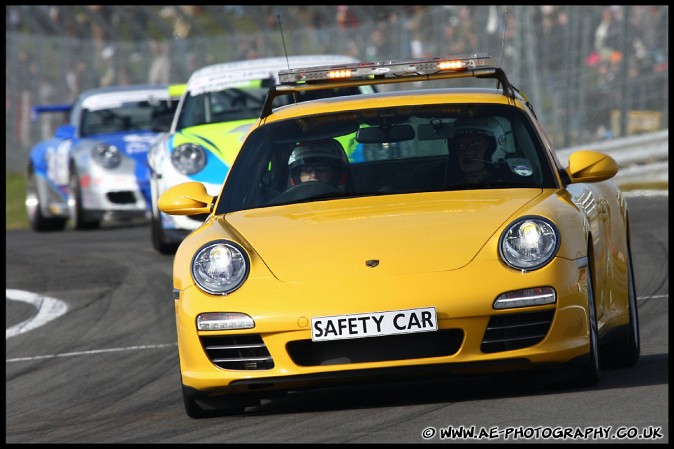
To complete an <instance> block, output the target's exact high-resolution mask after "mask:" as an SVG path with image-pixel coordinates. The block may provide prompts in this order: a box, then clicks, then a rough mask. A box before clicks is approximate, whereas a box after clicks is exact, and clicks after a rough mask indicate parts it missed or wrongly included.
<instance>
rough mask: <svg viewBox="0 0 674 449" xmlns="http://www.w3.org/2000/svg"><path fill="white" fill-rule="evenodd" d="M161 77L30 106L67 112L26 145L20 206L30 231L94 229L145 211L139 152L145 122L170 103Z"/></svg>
mask: <svg viewBox="0 0 674 449" xmlns="http://www.w3.org/2000/svg"><path fill="white" fill-rule="evenodd" d="M178 99H179V98H176V97H173V98H171V95H170V94H169V86H168V85H164V84H159V85H157V84H152V85H134V86H114V87H105V88H98V89H91V90H88V91H85V92H83V93H81V94H80V95H79V96H78V97H77V99H76V100H75V102H74V103H73V104H72V105H50V106H35V107H34V108H33V113H34V114H33V115H34V117H36V116H37V115H38V114H41V113H47V112H61V113H67V114H68V116H69V118H68V121H67V123H66V124H63V125H61V126H59V127H58V128H57V129H56V131H55V133H54V137H52V138H50V139H47V140H44V141H41V142H39V143H38V144H37V145H35V146H34V147H33V149H32V150H31V152H30V156H29V160H28V173H27V175H28V178H27V193H26V209H27V213H28V219H29V221H30V225H31V227H32V229H33V230H35V231H50V230H63V229H65V227H66V224H67V223H68V221H69V220H70V223H71V225H72V228H73V229H92V228H98V227H99V226H100V224H101V222H102V221H103V220H109V219H110V220H130V219H133V218H137V217H141V218H147V217H148V216H149V213H150V207H149V204H150V184H149V174H148V167H147V152H148V149H149V148H150V145H151V144H152V143H153V142H154V141H155V140H156V139H157V137H158V136H159V135H160V134H159V133H158V132H156V131H153V129H152V127H153V123H155V122H156V121H158V120H161V119H163V120H166V116H169V115H170V116H172V115H173V113H174V112H175V108H176V106H177V103H178Z"/></svg>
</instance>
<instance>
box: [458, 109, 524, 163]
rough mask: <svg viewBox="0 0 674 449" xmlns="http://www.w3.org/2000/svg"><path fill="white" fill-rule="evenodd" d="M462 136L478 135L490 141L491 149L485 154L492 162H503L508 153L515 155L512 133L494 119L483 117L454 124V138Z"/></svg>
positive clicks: (459, 120) (461, 120)
mask: <svg viewBox="0 0 674 449" xmlns="http://www.w3.org/2000/svg"><path fill="white" fill-rule="evenodd" d="M462 134H478V135H481V136H485V137H487V138H488V139H489V149H488V150H487V152H486V153H485V159H487V160H489V158H491V161H492V162H500V161H501V162H502V161H504V160H505V157H506V153H514V148H513V145H512V142H510V140H511V137H510V134H511V133H506V132H505V131H504V130H503V127H502V126H501V124H500V122H499V121H498V120H496V118H493V117H481V118H470V119H458V120H457V121H456V122H455V123H454V136H460V135H462Z"/></svg>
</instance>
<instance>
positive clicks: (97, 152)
mask: <svg viewBox="0 0 674 449" xmlns="http://www.w3.org/2000/svg"><path fill="white" fill-rule="evenodd" d="M91 158H92V159H93V160H94V162H96V163H97V164H98V165H100V166H101V167H103V168H116V167H119V164H121V163H122V153H120V152H119V150H118V149H117V147H116V146H114V145H106V144H104V143H97V144H96V145H94V147H93V148H92V149H91Z"/></svg>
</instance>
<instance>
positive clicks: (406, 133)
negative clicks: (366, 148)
mask: <svg viewBox="0 0 674 449" xmlns="http://www.w3.org/2000/svg"><path fill="white" fill-rule="evenodd" d="M412 139H414V128H412V126H411V125H381V126H371V127H369V128H361V129H359V130H358V133H357V134H356V141H357V142H360V143H385V142H401V141H403V140H412Z"/></svg>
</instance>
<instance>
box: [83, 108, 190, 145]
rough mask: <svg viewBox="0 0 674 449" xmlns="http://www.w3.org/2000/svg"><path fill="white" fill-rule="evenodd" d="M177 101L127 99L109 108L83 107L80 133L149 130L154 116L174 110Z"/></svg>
mask: <svg viewBox="0 0 674 449" xmlns="http://www.w3.org/2000/svg"><path fill="white" fill-rule="evenodd" d="M177 104H178V102H177V101H175V100H174V101H171V100H152V101H128V102H124V103H121V104H119V105H118V106H116V107H111V108H97V109H86V108H85V109H83V110H82V122H81V126H80V135H81V136H82V137H87V136H90V135H93V134H102V133H114V132H129V131H150V130H151V127H152V122H153V120H154V119H155V118H157V117H159V116H162V115H165V114H172V113H174V112H175V109H176V106H177Z"/></svg>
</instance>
